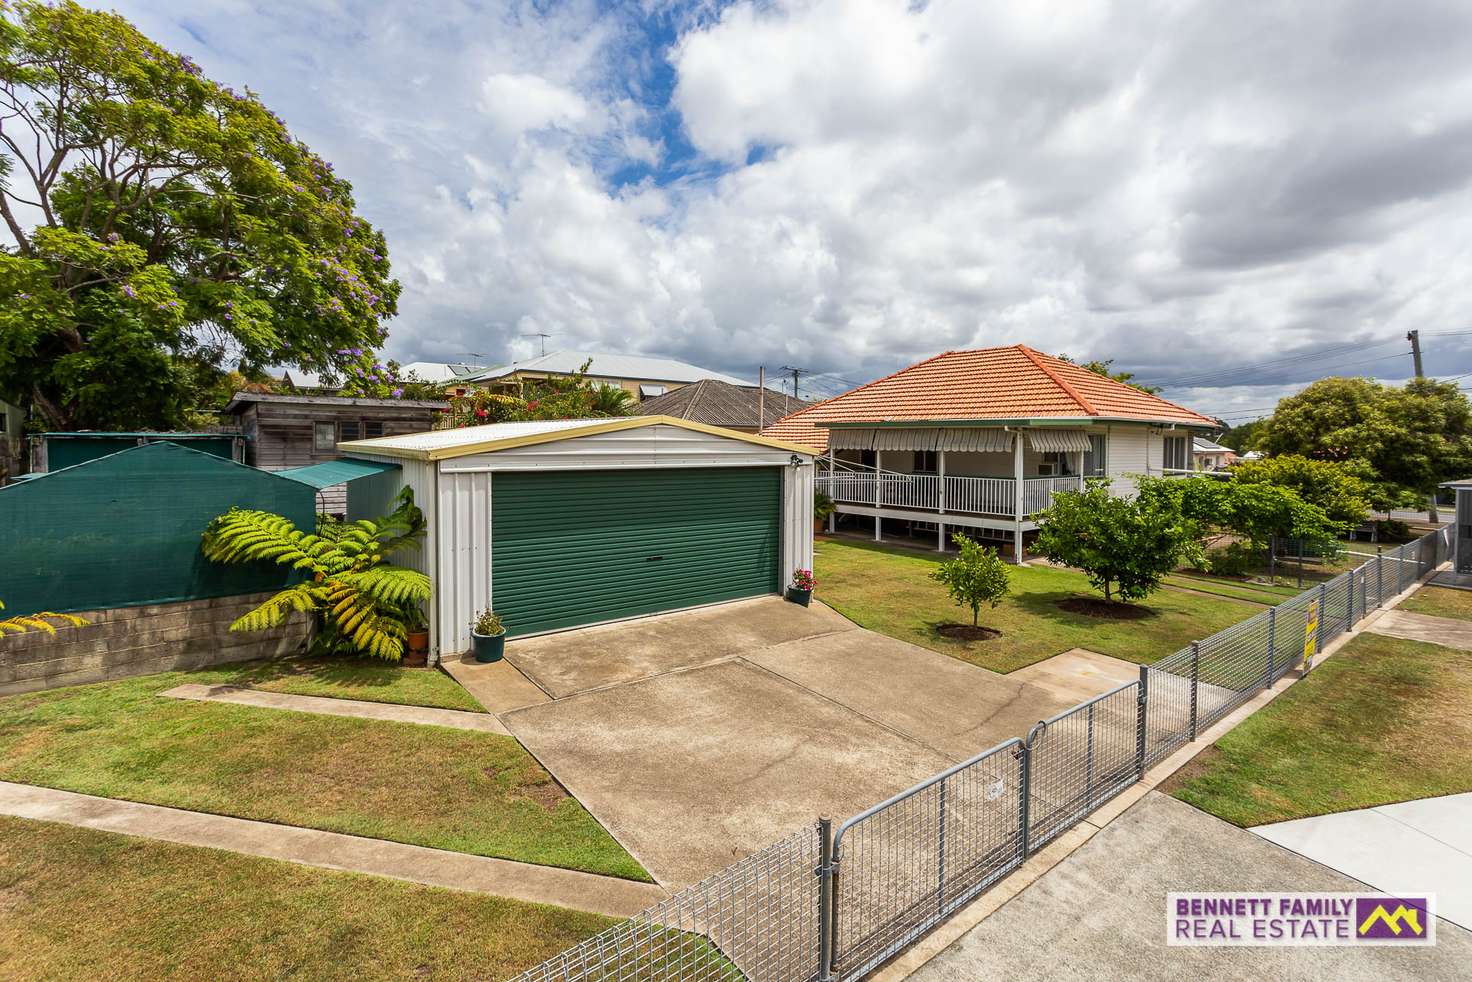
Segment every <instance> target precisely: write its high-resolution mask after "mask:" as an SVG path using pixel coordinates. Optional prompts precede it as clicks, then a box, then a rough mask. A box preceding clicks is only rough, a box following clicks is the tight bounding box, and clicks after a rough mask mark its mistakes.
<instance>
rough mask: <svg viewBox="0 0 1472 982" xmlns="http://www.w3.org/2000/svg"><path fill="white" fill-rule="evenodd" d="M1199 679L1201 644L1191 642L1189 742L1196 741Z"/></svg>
mask: <svg viewBox="0 0 1472 982" xmlns="http://www.w3.org/2000/svg"><path fill="white" fill-rule="evenodd" d="M1200 677H1201V642H1200V641H1192V642H1191V742H1193V743H1194V742H1195V741H1196V684H1197V681H1198V680H1199V679H1200Z"/></svg>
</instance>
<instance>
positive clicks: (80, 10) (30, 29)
mask: <svg viewBox="0 0 1472 982" xmlns="http://www.w3.org/2000/svg"><path fill="white" fill-rule="evenodd" d="M3 9H4V13H3V15H0V181H3V186H0V219H3V220H4V222H5V225H6V227H7V229H8V231H9V238H10V239H11V240H12V242H11V244H9V245H8V246H6V247H5V248H4V250H3V253H0V391H3V392H6V393H9V394H11V395H12V397H14V396H19V397H20V398H22V399H23V400H25V401H26V402H27V403H29V404H32V405H34V406H35V407H36V409H37V410H38V411H39V413H40V415H41V417H42V419H43V422H44V424H45V425H46V426H48V427H51V428H55V429H76V428H84V427H98V428H138V427H157V428H169V427H175V426H180V425H187V423H188V417H189V414H190V412H191V410H192V409H194V408H195V407H196V405H197V401H196V400H197V398H198V394H199V393H200V392H201V391H203V390H205V389H206V388H207V387H209V386H210V385H211V384H212V383H213V382H214V381H215V380H216V379H218V378H219V376H220V374H221V373H222V370H223V367H224V366H226V365H227V364H233V363H235V362H237V361H238V362H240V363H242V364H244V365H250V366H259V365H268V364H277V363H280V364H287V365H293V366H299V367H301V368H306V369H311V370H317V371H334V370H340V369H343V368H345V367H346V366H347V364H348V363H349V362H350V361H353V360H354V358H355V357H359V356H353V355H352V354H351V352H353V351H355V350H357V351H362V350H365V349H370V348H375V347H377V346H378V345H380V344H381V343H382V341H383V340H384V338H385V336H386V335H385V329H384V327H383V321H384V320H385V319H386V318H388V317H391V316H392V315H393V314H394V312H395V304H396V301H397V298H398V295H399V285H398V283H397V282H395V281H394V280H393V279H392V278H391V277H390V275H389V262H388V250H387V248H386V246H385V244H384V239H383V235H382V233H380V232H379V231H377V230H376V229H374V228H373V227H372V226H371V225H369V224H368V223H367V222H366V221H364V220H363V219H362V218H361V217H359V216H358V215H357V214H356V213H355V211H354V207H355V206H354V203H353V197H352V189H351V187H350V185H349V184H348V183H347V181H345V180H343V179H342V178H340V177H338V176H336V175H335V174H334V173H333V168H332V165H331V164H330V163H328V162H327V161H325V160H323V159H322V158H321V157H319V156H317V155H316V154H315V153H313V152H312V151H311V149H310V148H308V147H307V146H306V144H304V143H302V142H301V141H300V140H298V139H295V138H293V137H292V135H291V133H290V132H289V131H288V130H287V128H286V124H285V122H283V121H282V120H281V119H280V117H278V116H276V115H275V114H274V113H272V112H271V111H270V110H269V109H267V108H266V106H264V105H263V104H262V103H261V101H260V99H258V98H257V97H256V96H255V94H254V93H252V92H249V91H246V92H236V91H233V90H231V89H230V88H227V87H225V86H223V85H220V84H218V83H216V82H214V81H211V80H210V79H208V78H205V77H204V75H203V74H202V73H201V71H200V69H199V67H198V66H197V65H196V64H195V63H194V62H193V61H191V60H190V58H189V57H188V56H187V55H183V54H178V53H175V52H172V51H169V50H167V49H165V48H163V47H162V46H160V45H158V44H156V43H154V42H153V41H151V40H149V39H148V38H147V37H145V36H144V35H143V34H142V33H140V32H139V31H138V30H137V28H135V27H134V26H133V25H132V24H131V23H129V22H128V21H127V20H125V19H123V18H122V17H120V16H118V15H117V14H112V13H103V12H100V11H96V10H89V9H86V8H84V7H81V6H79V5H77V4H76V3H72V2H70V0H67V2H62V3H58V4H46V3H38V2H34V0H19V2H14V3H11V4H8V5H6V6H5V7H4V8H3ZM344 374H345V373H344Z"/></svg>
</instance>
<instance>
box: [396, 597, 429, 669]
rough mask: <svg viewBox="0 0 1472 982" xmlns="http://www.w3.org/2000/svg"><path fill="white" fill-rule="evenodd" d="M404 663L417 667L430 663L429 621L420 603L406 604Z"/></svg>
mask: <svg viewBox="0 0 1472 982" xmlns="http://www.w3.org/2000/svg"><path fill="white" fill-rule="evenodd" d="M402 664H404V665H409V666H412V667H415V668H419V667H423V666H425V665H428V664H429V621H428V620H426V619H425V616H424V611H422V610H420V609H419V605H418V604H406V605H405V606H404V660H403V662H402Z"/></svg>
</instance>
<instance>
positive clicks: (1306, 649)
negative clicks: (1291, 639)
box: [1303, 600, 1319, 672]
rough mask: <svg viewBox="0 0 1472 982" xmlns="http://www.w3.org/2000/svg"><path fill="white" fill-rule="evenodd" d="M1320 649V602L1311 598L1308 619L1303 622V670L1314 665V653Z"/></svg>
mask: <svg viewBox="0 0 1472 982" xmlns="http://www.w3.org/2000/svg"><path fill="white" fill-rule="evenodd" d="M1318 650H1319V602H1318V601H1317V600H1310V601H1309V604H1308V619H1307V620H1306V621H1304V622H1303V670H1304V671H1305V672H1307V671H1308V670H1309V669H1311V668H1313V667H1314V654H1315V652H1317V651H1318Z"/></svg>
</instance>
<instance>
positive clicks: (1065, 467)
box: [1038, 450, 1073, 477]
mask: <svg viewBox="0 0 1472 982" xmlns="http://www.w3.org/2000/svg"><path fill="white" fill-rule="evenodd" d="M1038 473H1039V474H1040V475H1042V476H1043V477H1053V476H1056V475H1068V474H1072V473H1073V454H1071V453H1069V452H1067V451H1066V450H1048V451H1045V452H1044V453H1043V462H1042V464H1040V465H1039V466H1038Z"/></svg>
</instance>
